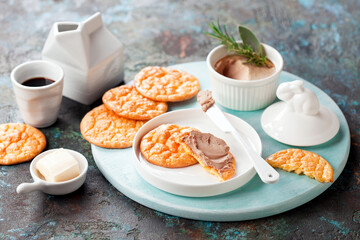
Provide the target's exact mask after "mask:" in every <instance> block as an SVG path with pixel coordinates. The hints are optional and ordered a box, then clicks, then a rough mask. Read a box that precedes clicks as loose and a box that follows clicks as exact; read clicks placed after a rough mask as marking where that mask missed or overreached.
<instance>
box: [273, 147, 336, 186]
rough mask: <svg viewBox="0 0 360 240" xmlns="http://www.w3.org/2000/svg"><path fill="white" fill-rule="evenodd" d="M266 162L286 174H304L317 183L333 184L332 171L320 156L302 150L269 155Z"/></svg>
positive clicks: (287, 150)
mask: <svg viewBox="0 0 360 240" xmlns="http://www.w3.org/2000/svg"><path fill="white" fill-rule="evenodd" d="M266 161H267V162H268V163H269V164H270V165H271V166H273V167H277V168H281V169H283V170H285V171H288V172H295V173H297V174H305V175H306V176H309V177H311V178H314V179H316V180H317V181H319V182H333V175H334V173H333V169H332V167H331V165H330V164H329V163H328V162H327V161H326V160H325V159H324V158H322V157H321V156H320V155H318V154H316V153H313V152H309V151H305V150H302V149H293V148H291V149H286V150H282V151H279V152H276V153H274V154H272V155H270V156H269V157H268V158H267V159H266Z"/></svg>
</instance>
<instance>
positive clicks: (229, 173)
mask: <svg viewBox="0 0 360 240" xmlns="http://www.w3.org/2000/svg"><path fill="white" fill-rule="evenodd" d="M183 138H184V136H180V137H178V138H177V139H176V141H177V142H178V143H180V145H181V146H182V147H183V148H184V149H185V152H186V153H188V154H189V155H191V156H193V157H194V158H195V159H196V160H197V161H198V162H199V163H200V165H201V166H202V167H203V168H204V169H205V170H206V171H208V172H209V173H211V174H213V175H215V176H216V177H218V179H219V180H220V181H221V182H222V181H226V180H228V179H230V178H232V177H233V176H234V175H235V172H236V161H235V158H234V156H233V155H232V154H231V153H230V154H231V156H232V157H233V159H234V161H233V162H232V163H231V164H230V165H229V166H228V168H226V169H225V170H223V171H221V172H220V171H219V170H217V169H216V168H213V167H210V166H207V165H206V164H205V163H203V161H202V159H201V158H200V156H199V155H197V154H196V153H194V151H192V149H191V148H190V147H189V146H188V145H187V144H186V143H185V142H184V141H183Z"/></svg>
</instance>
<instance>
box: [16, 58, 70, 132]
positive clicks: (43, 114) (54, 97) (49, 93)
mask: <svg viewBox="0 0 360 240" xmlns="http://www.w3.org/2000/svg"><path fill="white" fill-rule="evenodd" d="M36 78H45V79H50V80H51V81H53V83H51V84H49V85H44V86H25V85H24V83H25V82H27V81H29V80H31V79H36ZM11 82H12V85H13V89H14V93H15V98H16V102H17V105H18V107H19V110H20V114H21V116H22V118H23V120H24V122H25V123H26V124H29V125H31V126H33V127H38V128H43V127H48V126H50V125H52V124H53V123H54V122H55V121H56V119H57V116H58V114H59V110H60V105H61V100H62V91H63V85H64V71H63V70H62V68H61V67H60V66H58V65H56V64H54V63H51V62H48V61H43V60H36V61H30V62H26V63H23V64H20V65H19V66H17V67H15V68H14V69H13V70H12V72H11Z"/></svg>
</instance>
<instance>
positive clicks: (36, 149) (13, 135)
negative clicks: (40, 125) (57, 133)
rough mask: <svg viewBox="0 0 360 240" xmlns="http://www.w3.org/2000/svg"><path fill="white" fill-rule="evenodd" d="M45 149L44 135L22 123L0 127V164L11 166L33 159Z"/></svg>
mask: <svg viewBox="0 0 360 240" xmlns="http://www.w3.org/2000/svg"><path fill="white" fill-rule="evenodd" d="M45 147H46V138H45V135H44V134H43V133H42V132H41V131H40V130H38V129H36V128H34V127H32V126H29V125H26V124H24V123H7V124H1V125H0V164H1V165H12V164H18V163H22V162H26V161H29V160H31V159H33V158H34V157H35V156H36V155H38V154H39V153H41V152H42V151H43V150H44V148H45Z"/></svg>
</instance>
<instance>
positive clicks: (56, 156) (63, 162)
mask: <svg viewBox="0 0 360 240" xmlns="http://www.w3.org/2000/svg"><path fill="white" fill-rule="evenodd" d="M36 169H37V170H38V171H39V172H40V173H41V174H42V175H43V176H44V178H45V180H46V181H48V182H64V181H68V180H70V179H73V178H75V177H77V176H79V174H80V169H79V163H78V161H77V160H76V159H75V158H74V157H73V156H72V155H71V154H70V153H69V152H68V151H66V150H65V149H63V148H60V149H58V150H56V151H53V152H52V153H50V154H48V155H46V156H45V157H43V158H42V159H40V160H39V161H38V162H37V163H36Z"/></svg>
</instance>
